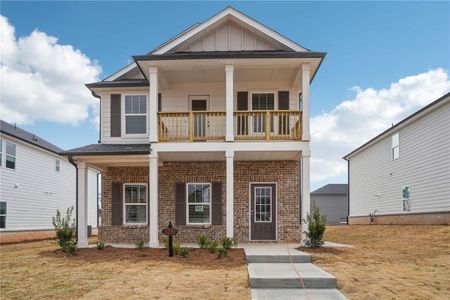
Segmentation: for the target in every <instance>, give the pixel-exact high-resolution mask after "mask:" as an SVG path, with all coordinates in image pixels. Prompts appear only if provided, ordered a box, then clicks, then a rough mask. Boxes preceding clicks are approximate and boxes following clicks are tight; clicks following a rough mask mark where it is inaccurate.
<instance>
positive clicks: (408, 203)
mask: <svg viewBox="0 0 450 300" xmlns="http://www.w3.org/2000/svg"><path fill="white" fill-rule="evenodd" d="M410 193H411V189H410V187H409V186H408V185H406V186H404V187H403V189H402V195H403V212H409V211H411V199H410V198H409V194H410Z"/></svg>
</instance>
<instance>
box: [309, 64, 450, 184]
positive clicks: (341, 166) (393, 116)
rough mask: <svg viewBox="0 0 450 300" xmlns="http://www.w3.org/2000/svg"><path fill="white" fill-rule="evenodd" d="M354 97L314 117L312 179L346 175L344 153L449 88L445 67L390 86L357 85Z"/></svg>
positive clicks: (449, 80) (409, 77)
mask: <svg viewBox="0 0 450 300" xmlns="http://www.w3.org/2000/svg"><path fill="white" fill-rule="evenodd" d="M352 90H353V91H354V92H355V96H354V98H353V99H350V100H345V101H343V102H341V103H340V104H339V105H337V106H336V107H335V108H334V109H333V110H332V111H330V112H323V113H321V114H320V115H318V116H316V117H313V118H312V119H311V137H312V144H311V148H312V152H311V155H312V157H311V181H312V182H314V181H321V180H326V179H330V178H333V177H336V176H340V175H344V174H345V173H346V170H347V163H346V162H345V161H344V160H342V156H344V155H345V154H347V153H349V152H350V151H352V150H353V149H355V148H357V147H358V146H360V145H362V144H363V143H365V142H367V141H368V140H370V139H371V138H373V137H374V136H376V135H377V134H379V133H380V132H382V131H384V130H386V129H387V128H389V127H390V126H391V125H392V124H395V123H397V122H399V121H401V120H402V119H404V118H405V117H407V116H408V115H410V114H412V113H414V112H415V111H417V110H418V109H420V108H422V107H423V106H425V105H427V104H428V103H430V102H432V101H433V100H436V99H437V98H439V97H440V96H442V95H444V94H445V93H447V92H449V91H450V79H449V76H448V73H447V71H446V70H444V69H440V68H439V69H434V70H430V71H428V72H425V73H421V74H418V75H414V76H408V77H405V78H402V79H400V80H399V81H397V82H395V83H392V84H391V86H390V87H389V88H385V89H380V90H375V89H373V88H367V89H361V88H360V87H354V88H353V89H352Z"/></svg>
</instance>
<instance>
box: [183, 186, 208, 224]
mask: <svg viewBox="0 0 450 300" xmlns="http://www.w3.org/2000/svg"><path fill="white" fill-rule="evenodd" d="M187 198H188V199H187V214H188V222H187V223H188V224H211V185H210V184H209V183H188V184H187Z"/></svg>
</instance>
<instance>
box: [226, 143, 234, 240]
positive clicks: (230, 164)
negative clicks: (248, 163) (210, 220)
mask: <svg viewBox="0 0 450 300" xmlns="http://www.w3.org/2000/svg"><path fill="white" fill-rule="evenodd" d="M225 157H226V161H227V181H226V194H227V237H229V238H233V236H234V232H233V228H234V203H233V201H234V151H233V150H227V151H226V152H225Z"/></svg>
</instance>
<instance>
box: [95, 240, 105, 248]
mask: <svg viewBox="0 0 450 300" xmlns="http://www.w3.org/2000/svg"><path fill="white" fill-rule="evenodd" d="M103 249H105V243H104V242H102V241H98V242H97V250H103Z"/></svg>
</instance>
